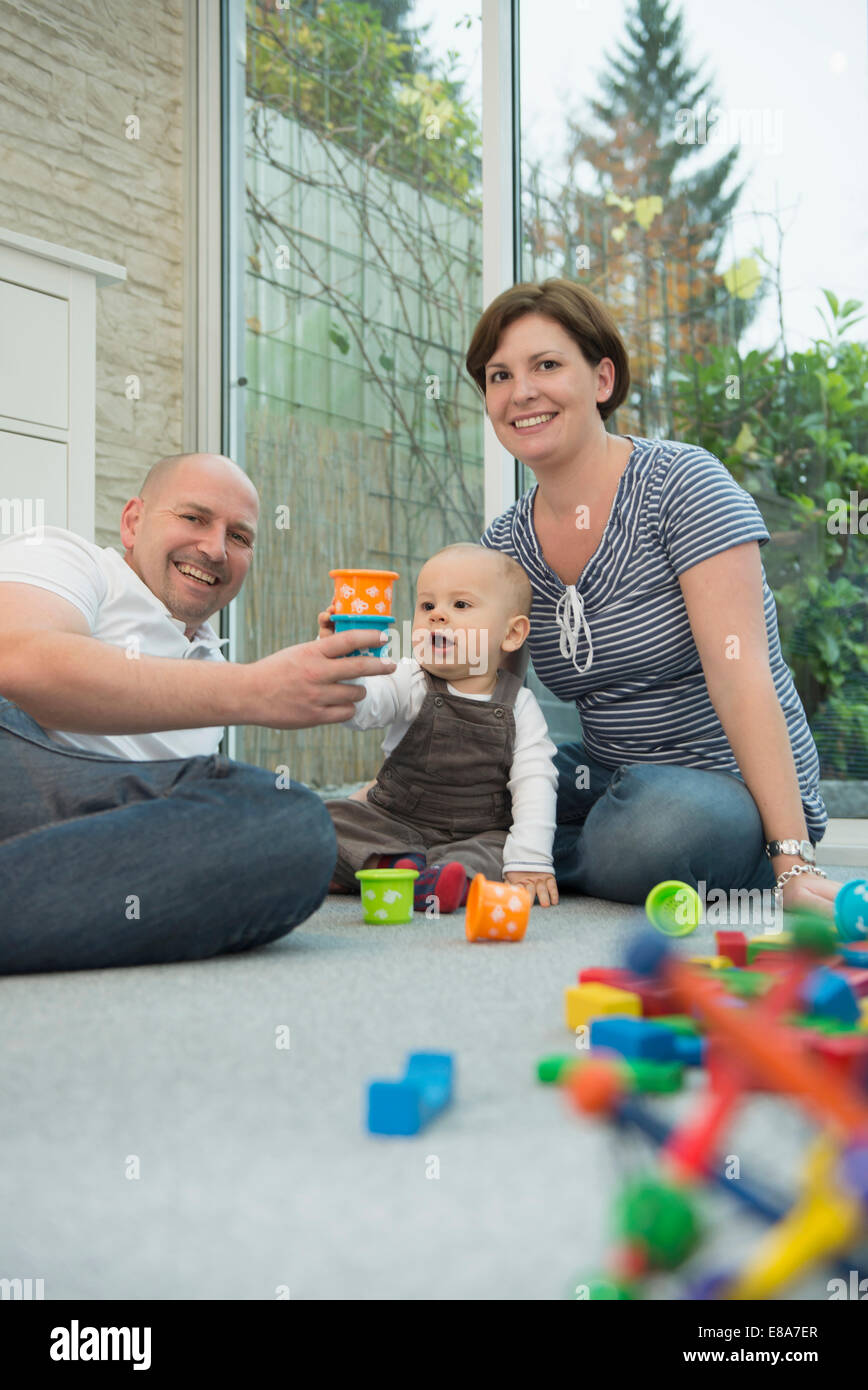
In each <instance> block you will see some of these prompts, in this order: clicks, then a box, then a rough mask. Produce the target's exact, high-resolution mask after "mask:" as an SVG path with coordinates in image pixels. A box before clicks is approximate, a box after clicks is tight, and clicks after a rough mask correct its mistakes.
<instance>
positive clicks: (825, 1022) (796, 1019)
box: [787, 1014, 863, 1033]
mask: <svg viewBox="0 0 868 1390" xmlns="http://www.w3.org/2000/svg"><path fill="white" fill-rule="evenodd" d="M787 1022H788V1023H792V1024H793V1025H794V1026H795V1027H796V1028H812V1029H813V1030H814V1032H815V1033H861V1032H862V1031H863V1030H862V1029H861V1028H860V1027H859V1024H858V1023H842V1022H841V1020H840V1019H838V1018H825V1017H824V1016H823V1015H822V1014H791V1015H790V1017H789V1018H788V1019H787Z"/></svg>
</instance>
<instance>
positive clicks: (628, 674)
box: [466, 280, 836, 913]
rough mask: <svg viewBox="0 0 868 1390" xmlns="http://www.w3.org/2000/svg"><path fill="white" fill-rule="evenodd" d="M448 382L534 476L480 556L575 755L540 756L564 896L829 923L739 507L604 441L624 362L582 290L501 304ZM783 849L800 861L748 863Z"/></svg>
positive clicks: (816, 817)
mask: <svg viewBox="0 0 868 1390" xmlns="http://www.w3.org/2000/svg"><path fill="white" fill-rule="evenodd" d="M466 363H467V369H468V371H469V373H470V375H471V376H472V378H473V380H474V381H475V383H476V385H477V387H478V389H479V391H480V393H481V394H482V396H483V398H484V400H485V406H486V410H487V413H488V415H489V417H490V419H491V423H492V425H493V427H494V431H495V433H496V435H497V437H498V439H499V440H500V442H501V443H502V444H503V445H504V447H505V448H507V449H508V450H509V451H510V452H511V453H512V454H513V455H515V457H517V458H518V459H519V460H520V461H521V462H522V463H524V464H525V465H526V466H527V467H528V468H529V469H530V470H531V471H532V472H533V473H534V475H535V476H536V479H537V482H536V485H535V486H534V487H532V488H531V489H530V490H529V491H528V492H527V493H525V495H524V496H523V497H521V498H520V499H519V500H518V501H517V502H516V503H515V504H514V505H513V506H512V507H510V508H509V509H508V510H507V511H506V512H504V513H503V515H502V516H500V517H498V518H497V519H496V520H495V521H494V522H493V523H492V524H491V526H489V527H488V529H487V531H486V532H485V534H484V535H483V537H482V542H483V544H484V545H487V546H490V547H491V548H493V549H497V550H502V551H505V552H506V553H507V554H510V555H512V556H513V557H514V558H515V559H516V560H518V562H519V563H520V564H521V565H522V566H523V567H524V569H525V570H526V571H527V573H528V575H529V577H530V580H531V583H532V585H533V622H532V625H531V632H530V637H529V642H528V645H529V649H530V653H531V656H532V658H533V661H534V667H535V669H536V673H537V675H538V676H539V678H540V680H542V682H543V683H544V684H545V685H546V686H547V687H548V688H549V689H550V690H551V691H552V692H553V693H554V694H555V695H557V696H558V697H559V698H560V699H562V700H571V701H574V702H575V704H576V707H577V709H578V711H579V713H580V715H581V720H582V735H583V741H582V743H569V744H565V745H562V746H561V747H560V748H559V750H558V771H559V793H558V832H557V836H556V840H555V868H556V873H557V877H558V881H559V883H560V885H561V886H563V887H566V888H571V889H574V890H576V891H579V892H583V893H588V894H592V895H594V896H597V897H602V898H611V899H615V900H618V901H625V902H635V903H641V902H643V901H644V899H645V897H646V895H647V893H648V892H649V890H650V889H651V888H652V887H653V886H654V885H655V884H656V883H658V882H660V881H661V880H663V879H673V878H677V879H680V880H682V881H684V882H687V883H689V884H691V886H693V887H696V886H697V885H698V883H699V881H700V880H704V882H705V884H706V886H707V887H709V888H722V889H724V890H725V891H730V890H732V889H738V888H760V889H762V888H766V889H772V888H773V887H776V880H775V874H777V875H778V876H779V880H780V886H781V888H782V891H783V896H784V903H785V905H786V906H787V907H790V906H797V905H799V904H803V905H806V906H812V907H815V908H818V909H819V910H821V911H825V912H827V913H828V912H831V910H832V909H831V900H832V898H833V897H834V893H835V891H836V890H835V888H834V887H833V886H832V885H829V884H828V883H826V882H824V881H823V878H824V876H823V875H822V871H820V870H817V869H815V868H814V866H813V849H812V845H813V844H815V843H816V842H817V841H818V840H819V839H820V838H821V837H822V835H823V832H824V830H825V827H826V821H827V816H826V810H825V807H824V805H823V801H822V798H821V796H820V792H819V761H818V758H817V751H816V747H815V745H814V741H813V739H812V737H811V733H810V730H809V728H808V725H807V721H806V719H805V713H804V709H803V707H802V704H801V701H800V700H799V697H798V694H797V693H796V690H795V687H794V685H793V682H792V677H791V675H790V672H789V669H788V668H787V666H786V663H785V662H784V660H783V657H782V654H781V649H780V641H779V637H778V629H777V615H776V610H775V603H774V598H773V596H772V593H771V591H770V589H769V586H768V584H767V582H766V578H765V573H764V571H763V567H762V563H761V561H760V556H759V547H760V546H761V545H764V544H765V543H766V542H767V541H768V539H769V534H768V531H767V530H766V527H765V524H764V522H763V519H762V517H761V515H760V513H759V511H758V509H757V506H756V503H755V502H754V501H753V499H752V498H751V497H750V496H749V494H748V493H746V492H745V491H744V490H743V489H742V488H741V487H739V486H738V484H737V483H736V482H735V480H734V479H733V478H732V476H731V475H730V474H729V472H728V471H727V469H726V468H725V467H724V466H723V464H722V463H721V462H720V461H719V460H718V459H717V458H715V457H714V455H712V454H710V453H708V452H707V451H706V450H705V449H701V448H698V447H696V446H694V445H690V444H684V443H679V442H677V441H674V440H665V439H644V438H640V437H634V436H631V435H630V436H625V437H623V438H622V437H620V436H618V435H615V434H612V433H609V432H608V431H607V429H606V426H605V421H606V420H607V419H608V417H609V416H610V415H611V413H612V411H613V410H614V409H615V408H616V406H617V405H618V404H620V403H621V402H622V401H623V400H624V398H625V396H626V392H627V389H628V387H629V382H630V369H629V362H628V358H627V352H626V348H625V347H624V344H623V341H622V339H621V336H620V334H619V332H618V330H617V327H616V326H615V324H614V321H613V319H612V317H611V315H610V314H609V313H608V311H607V310H606V308H605V306H604V305H603V304H601V303H600V302H599V300H597V299H596V298H595V296H594V295H592V294H591V293H590V292H589V291H588V290H586V289H585V288H584V287H583V286H580V285H577V284H574V283H572V282H571V281H567V280H548V281H545V282H544V283H542V284H539V285H537V284H520V285H516V286H514V287H513V288H512V289H510V290H507V291H505V292H504V293H503V294H502V295H500V296H499V297H498V298H497V299H496V300H494V301H493V303H492V304H491V305H490V306H489V308H488V309H487V310H486V311H485V313H484V314H483V316H482V318H481V319H480V321H479V323H478V325H477V327H476V330H475V332H474V334H473V338H472V341H471V344H470V348H469V350H468V353H467V359H466ZM781 839H791V840H795V841H799V842H800V844H799V845H798V848H799V849H800V850H801V851H802V853H797V854H779V853H777V852H776V849H777V847H775V849H773V850H771V851H769V852H767V851H766V845H767V844H770V843H771V842H772V841H774V840H781ZM809 841H810V843H809ZM772 855H773V857H771V856H772ZM794 867H795V868H796V869H797V870H798V872H797V873H796V874H794V875H791V876H790V877H789V878H783V874H784V872H785V871H787V870H790V869H792V868H794Z"/></svg>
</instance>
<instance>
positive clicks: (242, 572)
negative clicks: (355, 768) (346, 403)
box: [0, 454, 395, 973]
mask: <svg viewBox="0 0 868 1390" xmlns="http://www.w3.org/2000/svg"><path fill="white" fill-rule="evenodd" d="M258 513H259V503H258V497H257V494H256V490H255V488H254V487H253V485H252V483H251V482H250V479H249V478H248V477H247V475H246V474H245V473H244V472H243V471H242V470H241V469H240V468H238V467H237V466H236V465H235V464H234V463H233V462H232V461H231V459H226V458H222V457H220V456H218V455H213V454H181V455H176V456H174V457H171V458H167V459H163V460H161V461H160V462H159V463H158V464H156V465H155V467H154V468H152V469H151V471H150V473H149V474H148V477H147V479H146V480H145V483H144V485H143V487H142V492H141V496H139V497H135V498H133V499H132V500H131V501H130V502H128V503H127V505H126V506H125V507H124V510H123V513H122V515H121V531H120V533H121V540H122V542H123V546H124V555H123V557H121V556H120V555H119V554H118V553H117V552H116V551H114V550H112V549H110V548H107V549H104V550H103V549H99V548H98V547H97V546H95V545H92V544H90V543H89V542H87V541H84V540H82V539H81V538H80V537H78V536H75V535H73V534H72V533H71V532H69V531H64V530H61V529H59V528H57V527H46V528H45V532H44V535H43V536H42V537H41V538H37V537H34V536H30V535H19V536H12V537H10V538H9V539H7V540H3V541H0V973H26V972H29V971H39V970H78V969H90V968H95V967H101V966H113V965H140V964H145V963H154V962H158V961H179V960H193V959H198V958H201V957H206V956H213V955H217V954H219V953H220V952H224V951H241V950H246V949H248V948H249V947H251V946H256V945H260V944H262V943H263V942H266V941H271V940H273V939H274V938H276V937H279V936H282V935H284V934H285V933H286V932H289V931H291V930H292V928H293V927H294V926H297V925H298V923H299V922H302V921H304V920H305V918H306V917H308V916H309V915H310V914H311V913H312V912H314V911H315V910H316V908H317V907H318V906H319V905H320V903H321V902H322V900H323V898H324V896H325V894H326V892H327V891H328V885H329V880H330V878H331V874H332V870H333V868H334V865H335V858H336V844H335V835H334V831H333V829H332V825H331V821H330V819H329V816H328V814H327V812H326V811H325V809H324V808H323V805H322V803H321V801H320V800H319V798H318V797H317V796H316V795H314V793H313V792H311V791H309V790H308V789H307V788H305V787H303V786H300V785H299V784H298V783H296V782H291V783H290V784H289V785H288V786H283V785H281V781H282V779H280V778H279V777H276V776H275V774H274V773H271V772H268V771H265V770H263V769H261V768H255V767H251V766H249V765H247V764H245V763H236V762H232V761H230V760H229V759H227V758H224V757H221V756H219V755H217V753H216V749H217V746H218V742H219V738H220V734H221V732H222V728H223V726H224V725H225V724H262V725H267V726H268V727H270V728H276V729H299V728H309V727H311V726H313V725H317V724H334V723H338V722H341V721H343V720H346V719H348V718H349V717H350V715H351V714H352V712H353V709H354V707H355V702H356V701H357V700H360V699H361V698H362V697H363V695H364V687H362V686H360V685H348V684H345V682H346V681H347V680H353V679H358V678H360V677H363V676H371V675H379V674H382V673H384V672H387V671H392V670H394V669H395V663H394V662H392V661H381V660H379V659H378V658H375V657H369V656H362V657H348V656H346V655H345V654H346V653H347V652H350V651H352V650H353V649H354V648H356V647H358V646H366V645H372V644H374V643H377V642H379V640H380V639H379V635H378V634H377V633H369V634H367V635H366V636H365V637H364V639H363V638H362V635H361V634H360V633H358V632H356V633H352V632H348V633H343V634H341V635H336V636H334V637H330V638H328V639H327V640H323V641H314V642H306V643H303V644H302V645H300V646H296V647H287V648H284V649H283V650H281V651H277V652H274V653H273V654H272V655H271V656H268V657H264V658H263V659H262V660H260V661H254V662H251V663H249V664H239V663H234V662H228V661H226V659H225V658H224V656H223V654H222V652H221V651H220V646H221V645H222V644H221V642H220V641H219V639H218V638H217V636H216V634H215V632H214V629H213V628H212V627H211V626H210V624H209V623H208V621H207V619H208V618H209V616H210V615H211V614H213V613H215V612H217V611H218V610H219V609H221V608H224V607H225V606H226V604H227V603H228V602H229V601H230V599H232V598H233V597H234V596H235V595H236V594H237V593H238V591H239V590H240V588H241V586H242V584H243V583H244V579H245V577H246V575H247V571H248V569H249V568H250V564H251V560H252V558H253V547H254V542H255V538H256V526H257V521H258ZM341 657H344V658H345V659H343V660H339V659H338V658H341Z"/></svg>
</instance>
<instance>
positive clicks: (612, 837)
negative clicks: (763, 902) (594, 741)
mask: <svg viewBox="0 0 868 1390" xmlns="http://www.w3.org/2000/svg"><path fill="white" fill-rule="evenodd" d="M555 765H556V767H557V770H558V810H557V822H558V824H557V831H556V833H555V846H554V860H555V876H556V878H557V881H558V886H559V887H560V888H564V889H566V890H568V891H570V890H572V891H573V892H577V893H585V894H587V895H588V896H589V897H594V898H609V899H612V900H613V901H615V902H623V903H644V901H645V898H646V897H647V895H648V893H649V892H650V890H651V889H652V888H653V887H654V885H655V884H656V883H661V882H662V881H663V880H664V879H667V878H674V879H680V880H681V882H683V883H689V884H690V886H691V887H692V888H696V887H697V885H698V883H699V880H700V879H704V881H705V884H706V888H707V889H708V890H711V889H712V888H719V889H723V890H724V891H725V892H727V893H728V892H730V891H732V890H733V889H740V888H743V889H751V888H760V889H762V888H774V885H775V875H774V870H773V868H772V863H771V860H770V859H769V858H768V856H767V855H766V853H765V836H764V834H763V825H762V821H761V819H760V814H759V811H758V810H757V807H756V802H755V801H754V799H753V797H752V796H751V794H750V792H749V791H748V789H747V787H746V786H745V784H744V782H743V781H742V780H741V778H739V777H736V775H735V774H734V773H732V772H705V771H703V770H701V769H699V768H692V767H674V766H671V765H663V764H658V763H630V764H628V765H626V766H624V767H619V768H617V769H614V770H613V769H612V768H610V767H603V765H602V764H601V763H598V762H595V761H594V759H593V758H591V757H590V756H589V755H588V754H587V753H586V752H585V749H584V747H583V745H582V744H581V743H563V744H561V746H560V747H559V748H558V752H557V758H556V759H555ZM583 768H587V774H582V773H581V769H583ZM577 780H580V781H587V783H588V785H587V787H583V786H580V787H578V788H577V787H576V781H577Z"/></svg>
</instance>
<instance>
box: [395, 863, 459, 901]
mask: <svg viewBox="0 0 868 1390" xmlns="http://www.w3.org/2000/svg"><path fill="white" fill-rule="evenodd" d="M395 867H396V868H403V867H405V866H404V865H403V864H396V865H395ZM406 867H407V868H409V867H410V865H409V863H407V865H406ZM467 887H468V884H467V874H466V873H465V872H464V869H463V867H462V865H461V864H459V863H458V861H457V860H456V859H450V860H448V862H447V863H445V864H431V865H430V866H429V867H428V868H427V869H423V870H422V872H421V873H420V874H419V877H418V878H417V879H416V881H415V883H414V884H413V907H414V908H415V909H416V911H417V912H424V911H425V909H426V908H427V906H428V899H429V898H430V897H432V895H433V896H434V897H436V899H437V907H438V910H439V911H440V912H454V911H455V909H456V908H457V907H463V905H464V904H465V903H466V901H467Z"/></svg>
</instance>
